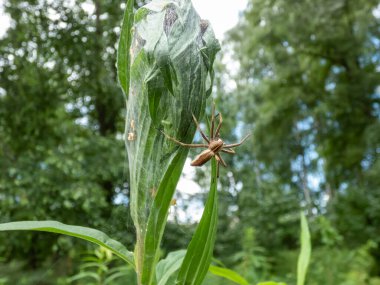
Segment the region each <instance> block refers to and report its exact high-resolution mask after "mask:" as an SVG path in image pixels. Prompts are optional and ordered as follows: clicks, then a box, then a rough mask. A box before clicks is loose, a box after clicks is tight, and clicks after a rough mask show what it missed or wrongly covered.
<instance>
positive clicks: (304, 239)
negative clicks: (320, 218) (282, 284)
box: [297, 213, 311, 285]
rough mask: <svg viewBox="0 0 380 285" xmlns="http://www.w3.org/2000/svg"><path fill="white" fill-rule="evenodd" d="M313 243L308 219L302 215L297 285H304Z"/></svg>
mask: <svg viewBox="0 0 380 285" xmlns="http://www.w3.org/2000/svg"><path fill="white" fill-rule="evenodd" d="M310 255H311V241H310V232H309V226H308V224H307V220H306V217H305V215H304V214H303V213H301V252H300V255H299V257H298V264H297V285H304V283H305V278H306V273H307V268H308V266H309V262H310Z"/></svg>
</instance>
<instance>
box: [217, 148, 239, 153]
mask: <svg viewBox="0 0 380 285" xmlns="http://www.w3.org/2000/svg"><path fill="white" fill-rule="evenodd" d="M220 151H222V152H224V153H229V154H235V153H236V152H235V151H234V150H233V149H231V148H226V149H225V148H222V149H221V150H220Z"/></svg>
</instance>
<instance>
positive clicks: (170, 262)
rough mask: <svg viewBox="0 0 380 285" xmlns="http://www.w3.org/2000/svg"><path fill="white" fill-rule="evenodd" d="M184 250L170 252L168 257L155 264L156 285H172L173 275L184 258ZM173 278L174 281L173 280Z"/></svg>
mask: <svg viewBox="0 0 380 285" xmlns="http://www.w3.org/2000/svg"><path fill="white" fill-rule="evenodd" d="M185 254H186V250H178V251H175V252H171V253H169V254H168V256H167V257H166V258H165V259H163V260H161V261H160V262H159V263H158V264H157V269H156V279H157V282H158V283H157V285H169V284H174V281H175V275H174V273H175V272H177V271H178V269H179V268H180V266H181V264H182V261H183V258H184V257H185ZM173 277H174V279H173Z"/></svg>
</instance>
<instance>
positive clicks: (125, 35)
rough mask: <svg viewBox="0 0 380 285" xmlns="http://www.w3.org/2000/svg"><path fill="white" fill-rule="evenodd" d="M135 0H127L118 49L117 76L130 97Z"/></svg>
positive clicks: (125, 92)
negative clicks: (130, 51)
mask: <svg viewBox="0 0 380 285" xmlns="http://www.w3.org/2000/svg"><path fill="white" fill-rule="evenodd" d="M134 2H135V1H134V0H128V1H127V7H126V8H125V12H124V18H123V24H122V25H121V32H120V39H119V44H118V49H117V63H116V66H117V76H118V78H119V83H120V86H121V88H122V89H123V92H124V94H125V96H126V97H127V98H128V93H129V80H130V70H129V69H130V64H131V61H130V53H129V50H130V47H131V41H132V35H131V29H132V26H133V4H134Z"/></svg>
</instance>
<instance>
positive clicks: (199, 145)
mask: <svg viewBox="0 0 380 285" xmlns="http://www.w3.org/2000/svg"><path fill="white" fill-rule="evenodd" d="M161 132H162V131H161ZM162 133H163V134H164V136H165V137H166V138H168V139H169V140H171V141H173V142H175V143H176V144H179V145H180V146H184V147H190V148H197V147H205V148H208V145H207V144H190V143H183V142H180V141H179V140H176V139H175V138H172V137H171V136H169V135H167V134H165V133H164V132H162Z"/></svg>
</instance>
